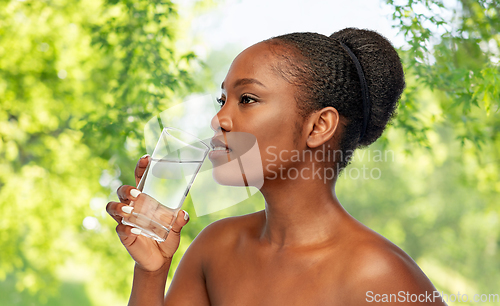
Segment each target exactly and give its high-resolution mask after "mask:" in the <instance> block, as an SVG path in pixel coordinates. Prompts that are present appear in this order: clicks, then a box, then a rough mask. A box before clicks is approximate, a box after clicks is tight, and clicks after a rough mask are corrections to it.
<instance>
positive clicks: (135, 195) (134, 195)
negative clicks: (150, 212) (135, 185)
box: [130, 189, 141, 198]
mask: <svg viewBox="0 0 500 306" xmlns="http://www.w3.org/2000/svg"><path fill="white" fill-rule="evenodd" d="M140 194H141V191H140V190H139V189H132V190H130V195H131V196H133V197H134V198H137V197H138V196H139V195H140Z"/></svg>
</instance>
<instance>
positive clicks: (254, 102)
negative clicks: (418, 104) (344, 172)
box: [209, 43, 305, 188]
mask: <svg viewBox="0 0 500 306" xmlns="http://www.w3.org/2000/svg"><path fill="white" fill-rule="evenodd" d="M276 61H277V58H276V57H275V56H274V55H273V53H272V52H271V50H270V47H269V45H268V44H266V43H258V44H256V45H253V46H251V47H250V48H248V49H246V50H244V51H243V52H242V53H240V54H239V55H238V56H237V57H236V59H235V60H234V61H233V63H232V65H231V67H230V69H229V72H228V74H227V76H226V78H225V79H224V82H223V83H222V86H221V89H222V93H221V97H220V102H221V104H222V107H221V109H220V111H219V112H218V114H217V116H216V117H214V118H213V119H212V128H213V129H214V131H215V136H214V140H213V143H214V142H215V144H216V145H217V144H219V145H221V146H222V147H224V146H225V145H227V147H229V150H227V151H225V150H222V149H221V150H220V151H213V152H211V154H210V155H209V157H210V160H211V161H212V163H213V165H214V178H215V179H216V180H217V181H218V182H219V183H221V184H224V185H242V184H238V183H236V182H235V181H234V179H236V178H235V176H234V175H235V173H237V176H239V180H240V181H241V175H242V171H240V169H241V168H243V170H244V171H243V172H244V176H246V177H245V178H244V180H245V179H246V180H247V181H248V182H247V183H248V184H247V183H245V185H250V186H256V187H258V188H260V187H261V186H262V183H263V182H264V181H262V179H264V180H268V179H269V178H271V177H274V176H275V175H274V173H275V172H276V171H277V169H278V167H279V166H280V165H281V166H282V167H287V162H283V161H285V160H288V161H289V160H290V155H291V152H290V151H291V150H297V149H298V150H301V149H304V148H305V147H304V148H299V147H297V145H299V146H300V145H301V143H304V142H301V141H300V139H297V138H300V137H302V135H301V132H298V128H299V127H300V126H301V123H302V118H301V116H300V115H299V113H298V109H297V106H296V101H295V98H294V94H295V88H294V86H293V85H291V84H289V83H288V82H287V81H286V80H285V79H283V77H281V76H280V75H279V74H278V73H277V72H276V71H275V70H273V67H275V66H276V63H277V62H276ZM298 140H299V141H298ZM218 141H219V142H218ZM255 141H256V142H257V144H258V150H256V151H255V150H250V151H249V149H250V148H251V147H252V146H253V145H254V144H255ZM221 142H223V143H221ZM304 146H305V143H304ZM254 148H255V147H254ZM280 152H281V154H280ZM245 153H247V154H245ZM259 153H260V156H257V155H259ZM243 154H245V155H243ZM238 158H240V160H239V161H238V163H236V162H235V161H236V160H238ZM231 161H234V162H233V164H234V165H235V166H233V168H232V169H233V170H234V171H231V170H228V169H230V168H226V169H224V167H225V165H226V164H228V163H229V162H231ZM260 162H261V164H259V163H260ZM273 171H274V172H273ZM259 180H260V182H259ZM259 185H260V186H259Z"/></svg>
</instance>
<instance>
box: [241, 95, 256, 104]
mask: <svg viewBox="0 0 500 306" xmlns="http://www.w3.org/2000/svg"><path fill="white" fill-rule="evenodd" d="M253 102H256V100H255V99H254V98H252V97H250V96H247V95H243V96H241V101H240V103H241V104H250V103H253Z"/></svg>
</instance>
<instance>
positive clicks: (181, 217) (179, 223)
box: [170, 210, 189, 235]
mask: <svg viewBox="0 0 500 306" xmlns="http://www.w3.org/2000/svg"><path fill="white" fill-rule="evenodd" d="M188 222H189V214H188V213H187V211H185V210H181V211H179V213H178V214H177V219H175V222H174V224H172V229H171V230H170V231H171V232H174V234H177V235H179V234H180V232H181V229H182V227H183V226H184V225H186V224H187V223H188Z"/></svg>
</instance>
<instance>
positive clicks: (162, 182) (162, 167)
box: [122, 127, 210, 242]
mask: <svg viewBox="0 0 500 306" xmlns="http://www.w3.org/2000/svg"><path fill="white" fill-rule="evenodd" d="M209 150H210V147H209V146H208V145H207V144H206V143H205V142H203V141H202V140H200V139H198V138H196V137H195V136H193V135H191V134H189V133H187V132H184V131H182V130H179V129H176V128H173V127H166V128H164V129H163V130H162V132H161V135H160V138H159V140H158V142H157V144H156V147H155V149H154V151H153V154H152V155H151V158H150V160H149V164H148V166H147V168H146V171H145V172H144V175H143V176H142V178H141V181H140V182H139V185H138V186H137V189H139V190H141V191H142V193H141V194H139V196H138V197H137V198H136V200H135V201H132V202H131V203H130V206H132V207H134V210H132V213H131V214H130V216H128V217H126V218H123V219H122V223H123V224H126V225H130V226H133V227H136V228H139V229H141V230H142V232H141V235H144V236H146V237H149V238H153V239H155V240H156V241H158V242H163V241H165V239H166V238H167V236H168V233H169V232H170V229H171V228H172V225H173V223H174V222H175V219H176V218H177V214H178V212H179V210H180V209H181V206H182V203H183V202H184V200H185V199H186V196H187V195H188V192H189V189H190V188H191V185H192V184H193V181H194V179H195V177H196V175H197V174H198V171H199V170H200V167H201V165H202V164H203V161H204V160H205V158H206V156H207V154H208V152H209Z"/></svg>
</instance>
